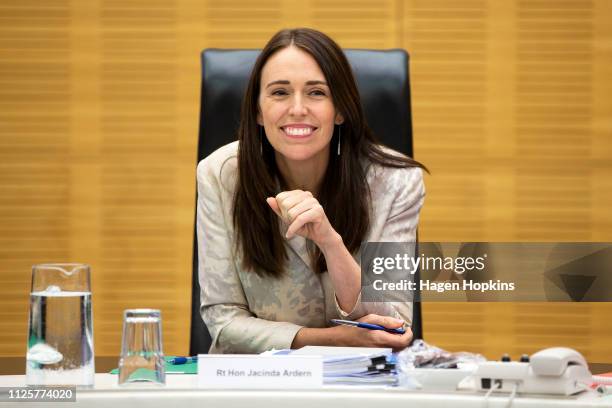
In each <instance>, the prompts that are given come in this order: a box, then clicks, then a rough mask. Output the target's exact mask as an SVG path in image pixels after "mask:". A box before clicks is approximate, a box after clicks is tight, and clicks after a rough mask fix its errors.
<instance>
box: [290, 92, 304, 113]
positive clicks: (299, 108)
mask: <svg viewBox="0 0 612 408" xmlns="http://www.w3.org/2000/svg"><path fill="white" fill-rule="evenodd" d="M307 113H308V109H307V107H306V105H305V104H304V101H303V99H302V97H301V95H299V94H298V93H296V94H295V96H294V97H293V98H292V100H291V106H290V107H289V114H290V115H293V116H305V115H306V114H307Z"/></svg>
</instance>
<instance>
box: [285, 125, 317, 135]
mask: <svg viewBox="0 0 612 408" xmlns="http://www.w3.org/2000/svg"><path fill="white" fill-rule="evenodd" d="M283 130H284V131H285V133H287V134H288V135H289V136H308V135H310V134H311V133H312V131H313V129H312V128H292V127H286V128H283Z"/></svg>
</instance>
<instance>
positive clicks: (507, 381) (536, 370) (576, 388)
mask: <svg viewBox="0 0 612 408" xmlns="http://www.w3.org/2000/svg"><path fill="white" fill-rule="evenodd" d="M474 377H475V379H476V387H477V388H478V389H480V390H483V391H493V392H496V391H497V392H519V393H527V394H556V395H572V394H575V393H577V392H580V391H583V390H585V389H586V388H587V386H588V384H590V383H592V382H593V380H592V377H593V376H592V375H591V373H590V371H589V369H588V365H587V363H586V360H585V359H584V357H583V356H582V355H581V354H580V353H578V352H577V351H576V350H572V349H570V348H566V347H553V348H549V349H545V350H542V351H538V352H537V353H535V354H533V355H532V356H531V358H527V357H526V356H525V357H523V358H521V361H486V362H483V363H480V364H479V365H478V368H477V369H476V371H475V373H474Z"/></svg>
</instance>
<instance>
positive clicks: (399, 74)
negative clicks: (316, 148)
mask: <svg viewBox="0 0 612 408" xmlns="http://www.w3.org/2000/svg"><path fill="white" fill-rule="evenodd" d="M345 53H346V55H347V57H348V60H349V62H350V64H351V66H352V67H353V72H354V74H355V78H356V80H357V85H358V88H359V93H360V95H361V100H362V104H363V107H364V110H365V113H366V117H367V121H368V124H369V126H370V127H371V128H372V129H373V130H374V132H375V133H376V135H378V137H379V139H380V140H381V141H382V142H383V143H384V144H385V145H387V146H389V147H391V148H393V149H395V150H397V151H399V152H402V153H404V154H406V155H408V156H411V157H412V116H411V109H410V82H409V75H408V53H406V51H404V50H399V49H396V50H384V51H383V50H345ZM258 55H259V50H220V49H208V50H205V51H204V52H202V94H201V105H200V137H199V144H198V162H199V161H200V160H202V159H203V158H204V157H206V156H208V155H209V154H210V153H212V152H213V151H215V150H216V149H217V148H219V147H221V146H223V145H225V144H227V143H230V142H232V141H234V140H235V133H236V130H237V128H238V123H239V116H240V104H241V102H242V97H243V94H244V90H245V88H246V85H247V81H248V78H249V75H250V72H251V69H252V67H253V65H254V63H255V59H256V58H257V56H258ZM193 242H194V245H193V287H192V300H191V301H192V304H191V342H190V354H191V355H196V354H198V353H207V352H208V348H209V347H210V344H211V338H210V334H209V333H208V330H207V329H206V326H205V324H204V322H203V321H202V318H201V316H200V310H199V308H200V285H199V281H198V251H197V236H196V235H195V232H194V239H193ZM412 330H413V332H414V337H415V338H423V330H422V324H421V304H420V303H419V302H415V303H414V315H413V326H412Z"/></svg>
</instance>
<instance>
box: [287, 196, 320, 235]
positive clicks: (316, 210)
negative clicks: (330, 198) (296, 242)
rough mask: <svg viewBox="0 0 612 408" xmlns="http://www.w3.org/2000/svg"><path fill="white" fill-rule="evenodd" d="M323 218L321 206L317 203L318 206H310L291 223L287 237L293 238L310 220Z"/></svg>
mask: <svg viewBox="0 0 612 408" xmlns="http://www.w3.org/2000/svg"><path fill="white" fill-rule="evenodd" d="M320 220H321V206H320V205H318V204H317V207H313V208H310V209H309V210H307V211H304V212H303V213H301V214H300V215H298V216H297V217H296V218H295V220H293V222H292V223H291V225H289V228H288V229H287V235H286V237H287V239H291V238H293V236H294V235H295V234H296V232H298V231H299V230H300V229H301V228H302V227H304V225H306V224H308V223H309V222H318V221H320Z"/></svg>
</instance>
